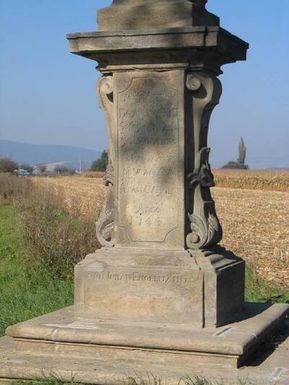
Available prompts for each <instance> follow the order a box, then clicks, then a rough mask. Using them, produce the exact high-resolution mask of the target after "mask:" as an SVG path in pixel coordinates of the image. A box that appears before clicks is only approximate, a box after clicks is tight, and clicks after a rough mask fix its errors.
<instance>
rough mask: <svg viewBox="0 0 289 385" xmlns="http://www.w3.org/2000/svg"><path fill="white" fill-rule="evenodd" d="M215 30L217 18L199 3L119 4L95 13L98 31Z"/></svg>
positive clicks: (150, 0) (147, 0)
mask: <svg viewBox="0 0 289 385" xmlns="http://www.w3.org/2000/svg"><path fill="white" fill-rule="evenodd" d="M198 25H202V26H204V25H205V26H216V25H219V18H218V17H217V16H215V15H213V14H211V13H209V12H208V11H207V10H206V9H205V2H203V1H202V2H200V1H198V0H194V1H188V0H162V1H156V0H137V1H136V0H120V1H116V2H115V1H114V2H113V5H112V6H111V7H108V8H104V9H100V10H99V11H98V28H99V31H125V30H143V29H144V30H148V29H152V28H158V29H160V28H164V29H165V28H180V27H188V26H198Z"/></svg>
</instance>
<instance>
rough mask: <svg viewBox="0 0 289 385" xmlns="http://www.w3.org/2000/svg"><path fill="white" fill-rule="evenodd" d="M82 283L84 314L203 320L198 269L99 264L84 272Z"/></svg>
mask: <svg viewBox="0 0 289 385" xmlns="http://www.w3.org/2000/svg"><path fill="white" fill-rule="evenodd" d="M82 282H83V285H84V287H83V293H84V296H83V302H82V304H81V307H80V309H81V312H82V313H84V314H86V316H92V317H97V318H100V319H111V318H119V319H129V320H131V321H154V322H173V323H192V322H196V323H198V324H201V322H202V306H203V301H202V287H203V274H202V273H200V272H199V271H198V270H193V269H192V270H190V269H177V268H174V269H173V268H172V269H166V268H161V267H152V268H140V267H139V268H138V267H129V266H127V267H113V266H106V264H99V265H98V266H95V268H93V267H92V266H91V267H90V268H89V269H87V270H84V271H83V280H82ZM78 305H79V304H78ZM192 318H193V319H194V321H192Z"/></svg>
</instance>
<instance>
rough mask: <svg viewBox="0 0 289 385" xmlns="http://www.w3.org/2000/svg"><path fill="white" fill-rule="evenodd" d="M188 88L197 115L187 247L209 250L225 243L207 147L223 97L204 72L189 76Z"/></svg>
mask: <svg viewBox="0 0 289 385" xmlns="http://www.w3.org/2000/svg"><path fill="white" fill-rule="evenodd" d="M186 85H187V88H188V90H189V91H191V93H192V104H193V106H192V114H193V140H192V142H193V146H194V149H193V150H194V159H193V170H192V171H191V172H189V173H188V175H187V184H188V189H189V190H190V193H189V196H190V199H192V200H193V202H192V204H190V205H189V206H190V207H192V212H189V213H188V219H189V221H190V229H191V231H190V232H189V234H188V235H187V238H186V243H187V247H188V248H189V249H206V248H209V247H210V246H214V245H216V244H217V243H218V242H220V240H221V239H222V228H221V225H220V222H219V220H218V217H217V214H216V210H215V203H214V201H213V199H212V196H211V193H210V187H213V186H214V185H215V183H214V176H213V174H212V172H211V167H210V164H209V152H210V149H209V148H208V146H207V137H208V127H209V121H210V117H211V113H212V111H213V109H214V107H215V106H216V105H217V104H218V103H219V100H220V96H221V93H222V86H221V83H220V81H219V80H218V79H217V78H216V77H215V76H213V75H210V74H207V73H204V72H195V73H189V74H188V75H187V81H186Z"/></svg>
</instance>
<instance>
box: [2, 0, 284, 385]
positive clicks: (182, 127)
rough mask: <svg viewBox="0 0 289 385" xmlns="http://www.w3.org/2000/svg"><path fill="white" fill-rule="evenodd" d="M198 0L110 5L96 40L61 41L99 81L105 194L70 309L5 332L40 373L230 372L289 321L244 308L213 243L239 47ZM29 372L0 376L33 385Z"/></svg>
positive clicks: (235, 260) (241, 277)
mask: <svg viewBox="0 0 289 385" xmlns="http://www.w3.org/2000/svg"><path fill="white" fill-rule="evenodd" d="M206 2H207V1H206V0H191V1H189V0H162V1H156V0H114V1H113V3H112V5H111V6H110V7H108V8H105V9H101V10H99V12H98V25H99V31H98V32H92V33H75V34H70V35H68V40H69V44H70V50H71V52H72V53H74V54H77V55H80V56H83V57H86V58H89V59H91V60H93V61H95V62H97V63H98V67H97V69H98V70H99V71H100V72H101V74H102V77H101V78H100V80H99V81H98V93H99V99H100V103H101V107H102V109H103V111H104V113H105V115H106V119H107V126H108V136H109V166H108V169H107V172H106V175H105V184H106V185H107V187H108V190H109V192H108V196H107V200H106V202H105V204H104V207H103V210H102V212H101V215H100V217H99V219H98V222H97V237H98V240H99V242H100V243H101V245H102V248H101V249H100V250H97V251H96V252H95V253H94V254H92V255H89V256H87V258H86V259H85V260H84V261H82V262H81V263H79V264H78V265H77V266H76V268H75V304H74V306H73V307H71V308H68V309H63V310H60V311H58V312H55V313H53V314H50V315H47V316H43V317H40V318H37V319H35V320H32V321H28V322H24V323H21V324H19V325H16V326H11V327H10V328H8V330H7V335H8V336H10V340H9V341H10V342H9V343H10V344H12V343H13V344H14V345H13V346H14V348H15V349H16V351H17V354H19V355H21V354H22V357H24V356H25V354H26V355H28V356H29V355H30V357H31V356H33V355H34V357H35V359H36V356H37V357H38V358H39V357H40V358H41V357H42V358H43V357H46V358H45V365H44V366H45V370H46V373H49V370H51V371H54V372H55V371H57V370H58V369H59V371H60V373H61V375H62V377H63V378H65V379H68V374H67V371H68V370H69V369H67V368H72V367H73V370H74V373H75V378H74V379H75V381H80V382H89V383H100V384H119V383H120V381H121V380H123V379H124V378H125V377H126V376H129V375H133V374H134V373H135V371H136V370H137V371H138V372H139V373H147V372H154V371H155V372H156V374H157V375H160V376H165V377H166V378H168V379H169V380H170V381H173V380H174V379H175V378H177V376H179V375H181V374H183V375H184V374H186V373H188V371H191V372H197V371H198V369H199V365H205V366H206V368H208V366H210V365H211V367H212V368H216V367H219V368H220V365H221V367H223V366H224V367H230V368H237V367H239V366H241V365H242V363H243V362H244V360H245V359H246V358H247V357H248V356H249V355H250V354H251V353H252V352H253V351H254V350H255V349H256V348H257V347H258V345H259V344H260V343H261V342H262V341H263V340H264V338H266V336H268V334H269V333H271V332H272V331H273V330H275V329H276V328H278V327H279V326H280V325H281V324H282V323H283V322H284V319H285V316H286V314H287V313H288V306H286V305H274V306H265V307H264V306H256V305H252V304H251V305H250V304H245V303H244V281H245V264H244V261H243V260H242V259H241V258H240V257H237V256H235V255H234V254H233V253H232V252H230V251H227V250H225V249H224V248H222V247H221V246H220V245H219V243H220V241H221V239H222V228H221V225H220V222H219V220H218V217H217V214H216V209H215V204H214V201H213V199H212V197H211V193H210V188H211V187H213V186H214V177H213V174H212V172H211V168H210V164H209V153H210V149H209V148H208V145H207V136H208V126H209V120H210V116H211V113H212V111H213V109H214V107H215V106H216V105H217V104H218V103H219V99H220V96H221V92H222V87H221V83H220V81H219V80H218V75H220V74H221V73H222V72H221V66H222V65H224V64H228V63H233V62H236V61H238V60H245V59H246V52H247V49H248V44H247V43H245V42H244V41H242V40H240V39H239V38H237V37H236V36H234V35H231V34H230V33H229V32H227V31H225V30H224V29H222V28H221V27H220V26H219V18H218V17H217V16H215V15H213V14H211V13H209V12H208V11H207V10H206V7H205V6H206ZM224 143H225V140H224ZM67 357H69V359H68V358H67ZM40 358H39V359H40ZM61 360H62V361H61ZM43 361H44V359H43ZM43 361H41V362H43ZM72 361H75V362H76V364H75V366H72V363H71V362H72ZM59 362H63V364H62V365H64V367H65V368H66V371H65V369H60V368H59V366H58V365H60V364H59ZM156 363H157V364H156ZM39 365H40V364H38V366H37V364H35V365H34V366H33V369H30V371H29V370H28V373H27V371H25V370H22V371H21V370H20V369H19V367H18V369H17V368H16V369H15V365H14V366H13V365H11V366H10V367H9V369H10V372H9V371H8V372H9V373H10V374H7V370H8V369H7V368H6V372H5V369H2V377H3V376H4V375H3V373H6V374H5V376H6V378H10V377H11V373H12V372H13V376H14V377H12V378H15V377H17V376H18V377H19V376H22V377H25V378H35V376H36V373H38V374H39V371H38V372H37V369H39ZM65 365H66V366H65ZM93 365H94V366H93ZM16 366H17V365H16ZM28 366H29V365H28ZM35 368H36V369H35ZM57 368H58V369H57ZM61 368H63V366H62V367H61ZM92 368H94V369H92ZM168 368H170V370H168ZM73 370H72V369H71V371H73ZM206 370H207V369H206ZM168 373H170V374H168ZM16 374H17V376H16ZM24 374H25V375H24ZM0 376H1V366H0ZM9 376H10V377H9Z"/></svg>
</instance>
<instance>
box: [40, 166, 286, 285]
mask: <svg viewBox="0 0 289 385" xmlns="http://www.w3.org/2000/svg"><path fill="white" fill-rule="evenodd" d="M230 175H232V176H230ZM220 178H221V180H222V182H220ZM266 178H267V179H266ZM216 180H217V184H218V186H220V185H221V184H223V185H226V184H225V181H227V185H226V186H229V187H230V186H231V185H233V186H242V187H243V188H224V187H216V188H214V189H213V196H214V199H215V200H216V206H217V212H218V215H219V217H220V219H221V222H222V225H223V228H224V238H223V245H224V246H225V247H227V248H228V249H230V250H232V251H234V252H235V253H236V254H239V255H240V256H242V257H244V258H245V259H246V260H247V262H249V263H250V265H251V266H252V267H253V270H255V271H256V272H258V273H259V274H260V275H261V276H262V277H263V278H264V279H267V280H269V281H272V282H275V283H279V284H281V285H283V286H285V287H289V226H288V223H289V209H288V208H289V188H288V187H287V190H286V184H287V186H289V184H288V183H289V172H287V171H285V172H279V173H278V172H277V171H276V172H275V171H272V172H271V171H260V172H259V171H258V172H256V171H236V172H235V171H231V170H218V171H217V172H216ZM256 180H258V181H259V182H258V183H257V184H256V182H255V181H256ZM248 181H249V182H248ZM261 181H265V182H262V183H263V185H264V190H262V189H259V190H258V189H257V187H256V186H259V188H261V186H262V183H261ZM253 182H254V183H253ZM35 183H41V184H43V183H44V184H48V185H49V186H52V187H53V188H55V189H56V190H57V189H60V190H61V191H62V194H63V195H64V197H65V201H66V204H67V206H68V207H69V206H70V202H71V201H73V200H74V198H75V197H77V199H78V200H79V203H80V208H81V212H82V214H83V215H88V216H91V215H93V216H97V215H98V213H99V211H100V209H101V206H102V203H103V200H104V198H105V196H106V188H105V187H104V186H103V184H102V179H101V178H85V177H61V178H41V179H35ZM249 183H250V184H249ZM254 186H255V187H254ZM248 188H251V190H250V189H248ZM270 190H277V191H270ZM278 190H284V191H283V192H282V191H278Z"/></svg>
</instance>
